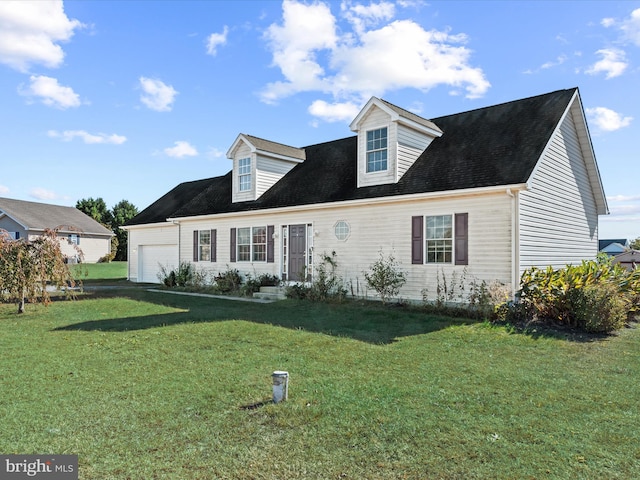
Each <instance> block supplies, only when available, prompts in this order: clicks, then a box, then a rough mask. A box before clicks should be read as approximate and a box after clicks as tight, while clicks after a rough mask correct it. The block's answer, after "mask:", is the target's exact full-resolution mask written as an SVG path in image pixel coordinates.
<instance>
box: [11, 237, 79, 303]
mask: <svg viewBox="0 0 640 480" xmlns="http://www.w3.org/2000/svg"><path fill="white" fill-rule="evenodd" d="M78 253H79V255H80V256H82V252H81V251H80V250H78ZM47 285H53V286H55V287H57V288H62V289H64V290H65V292H66V293H67V295H69V296H70V295H71V291H70V289H69V287H74V286H75V281H74V279H73V276H72V275H71V272H70V270H69V266H68V265H67V264H66V263H65V258H64V255H63V254H62V250H61V248H60V240H59V238H58V236H57V232H56V231H55V230H45V233H44V234H43V235H42V236H41V237H38V238H37V239H36V240H33V241H27V240H26V239H20V240H13V239H11V237H10V236H9V234H8V232H6V231H4V230H0V299H2V301H5V302H16V303H17V304H18V313H24V306H25V302H26V301H27V300H28V301H30V302H36V301H38V300H39V301H40V302H42V303H43V304H45V305H48V304H49V303H50V301H51V298H50V295H49V292H48V291H47Z"/></svg>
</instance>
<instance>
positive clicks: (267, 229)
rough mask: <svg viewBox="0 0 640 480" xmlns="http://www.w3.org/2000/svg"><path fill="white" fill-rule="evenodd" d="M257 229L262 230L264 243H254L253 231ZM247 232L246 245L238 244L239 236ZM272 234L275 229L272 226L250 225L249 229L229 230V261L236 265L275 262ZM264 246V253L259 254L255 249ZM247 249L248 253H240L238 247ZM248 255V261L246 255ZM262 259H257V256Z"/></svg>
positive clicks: (236, 228) (244, 243)
mask: <svg viewBox="0 0 640 480" xmlns="http://www.w3.org/2000/svg"><path fill="white" fill-rule="evenodd" d="M257 229H264V243H263V242H255V241H254V240H255V233H254V232H255V231H256V230H257ZM247 230H248V240H249V241H248V243H247V242H243V243H240V235H241V234H243V235H244V234H245V231H247ZM274 232H275V227H274V226H273V225H252V226H249V227H235V228H231V230H230V235H231V241H230V255H229V258H230V261H231V262H238V263H273V262H274V261H275V255H274V243H275V242H274ZM263 245H264V251H263V252H260V251H259V249H256V247H258V246H263ZM247 246H248V247H249V250H248V251H244V252H242V254H241V252H240V247H247ZM247 253H248V259H247V258H246V254H247ZM258 255H259V256H260V257H264V258H258V257H257V256H258ZM241 257H242V258H241Z"/></svg>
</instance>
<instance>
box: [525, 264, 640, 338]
mask: <svg viewBox="0 0 640 480" xmlns="http://www.w3.org/2000/svg"><path fill="white" fill-rule="evenodd" d="M517 297H518V299H519V302H520V305H521V306H520V307H519V314H520V315H521V316H522V318H521V320H527V321H529V320H539V321H543V322H558V323H561V324H564V325H567V326H570V327H576V328H580V329H583V330H587V331H591V332H611V331H613V330H617V329H619V328H621V327H622V326H623V325H624V324H625V322H626V320H627V318H628V314H629V312H630V311H633V310H634V309H636V308H637V306H638V298H640V273H639V272H638V271H634V272H628V271H627V270H625V269H624V268H622V267H620V266H617V265H616V266H612V265H611V262H610V260H608V259H603V258H601V257H599V258H598V260H597V261H588V262H587V261H583V262H582V264H581V265H568V266H566V267H565V268H562V269H557V270H554V269H553V268H551V267H548V268H547V269H545V270H540V269H537V268H535V267H534V268H531V269H529V270H526V271H525V272H524V273H523V274H522V277H521V287H520V290H519V292H518V294H517Z"/></svg>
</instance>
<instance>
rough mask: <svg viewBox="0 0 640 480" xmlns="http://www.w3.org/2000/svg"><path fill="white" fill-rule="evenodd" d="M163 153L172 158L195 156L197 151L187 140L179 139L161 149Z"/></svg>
mask: <svg viewBox="0 0 640 480" xmlns="http://www.w3.org/2000/svg"><path fill="white" fill-rule="evenodd" d="M163 152H164V153H165V155H167V156H169V157H173V158H184V157H195V156H196V155H198V151H197V150H196V149H195V147H193V146H192V145H191V144H190V143H189V142H185V141H183V140H179V141H177V142H175V143H174V146H173V147H167V148H165V149H164V150H163Z"/></svg>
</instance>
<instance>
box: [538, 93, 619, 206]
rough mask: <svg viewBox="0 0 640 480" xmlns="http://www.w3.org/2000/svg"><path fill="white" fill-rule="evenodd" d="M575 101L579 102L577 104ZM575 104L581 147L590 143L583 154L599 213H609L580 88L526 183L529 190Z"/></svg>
mask: <svg viewBox="0 0 640 480" xmlns="http://www.w3.org/2000/svg"><path fill="white" fill-rule="evenodd" d="M575 102H577V104H576V103H575ZM574 104H575V105H577V108H578V110H577V111H578V117H579V120H578V119H576V120H578V121H576V130H577V131H578V137H579V138H578V141H579V142H580V146H581V147H584V146H585V145H587V144H588V145H587V149H586V150H585V149H584V148H582V151H583V155H584V156H585V157H586V158H585V160H586V161H587V172H588V173H589V183H590V184H591V186H592V188H593V189H594V193H595V194H596V199H595V200H596V205H597V207H598V215H608V214H609V206H608V205H607V199H606V196H605V194H604V188H603V186H602V179H601V178H600V171H599V170H598V165H597V163H596V157H595V153H594V151H593V145H592V143H591V137H590V135H589V128H588V127H587V119H586V117H585V115H584V110H583V109H582V102H581V101H580V95H579V92H578V90H576V91H575V93H574V94H573V97H572V98H571V100H570V101H569V104H568V105H567V108H566V109H565V111H564V113H563V114H562V117H560V120H559V121H558V124H557V125H556V127H555V128H554V129H553V132H552V133H551V136H550V137H549V141H548V142H547V144H546V145H545V147H544V149H543V150H542V153H541V154H540V157H539V158H538V160H537V161H536V166H535V167H533V170H532V171H531V175H529V178H528V179H527V183H526V185H527V190H528V189H529V187H530V185H531V180H532V179H533V178H535V176H536V174H537V173H538V170H539V168H540V163H541V160H542V159H543V158H544V156H545V155H546V154H547V152H548V151H549V149H550V148H551V141H552V140H553V138H554V137H555V136H556V134H557V133H558V131H559V130H560V127H561V126H562V123H563V122H564V121H565V119H566V118H567V116H568V115H570V114H571V111H572V110H573V108H574ZM578 123H580V125H578ZM585 136H586V137H587V139H586V140H585V138H584V137H585ZM587 140H588V141H587ZM594 171H595V176H596V177H597V178H596V179H595V182H596V184H597V187H596V185H594V179H593V175H594ZM594 187H596V188H594ZM598 196H599V198H598Z"/></svg>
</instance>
